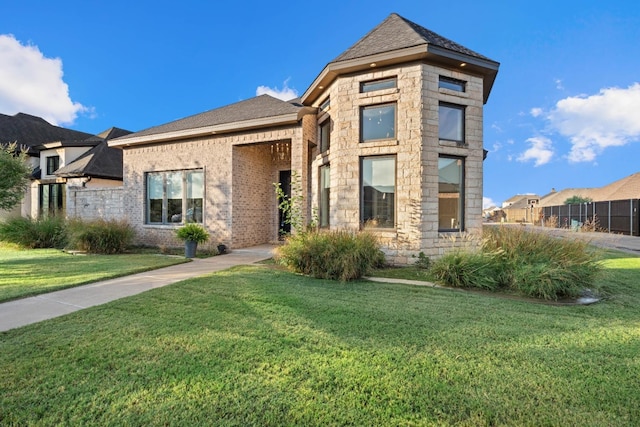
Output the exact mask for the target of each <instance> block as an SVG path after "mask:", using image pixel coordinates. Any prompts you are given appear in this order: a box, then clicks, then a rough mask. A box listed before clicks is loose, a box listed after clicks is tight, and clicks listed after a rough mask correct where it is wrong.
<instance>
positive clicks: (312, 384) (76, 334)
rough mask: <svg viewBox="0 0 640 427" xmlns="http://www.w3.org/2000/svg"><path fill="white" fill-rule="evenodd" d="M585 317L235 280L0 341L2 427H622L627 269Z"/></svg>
mask: <svg viewBox="0 0 640 427" xmlns="http://www.w3.org/2000/svg"><path fill="white" fill-rule="evenodd" d="M604 264H605V269H606V271H607V273H608V274H607V275H606V276H607V277H606V279H603V280H605V281H606V283H602V288H603V289H604V290H605V291H607V292H608V295H609V298H608V299H607V300H605V301H604V302H601V303H598V304H595V305H590V306H551V305H546V304H531V303H527V302H522V301H514V300H509V299H504V298H497V297H494V296H486V295H479V294H476V293H467V292H459V291H451V290H446V289H432V288H426V287H417V286H404V285H392V284H380V283H372V282H367V281H356V282H347V283H340V282H332V281H324V280H319V279H311V278H307V277H304V276H300V275H294V274H290V273H287V272H283V271H279V270H277V269H271V268H269V267H265V266H251V267H240V268H235V269H232V270H227V271H222V272H218V273H215V274H212V275H210V276H206V277H202V278H197V279H191V280H187V281H184V282H181V283H177V284H174V285H170V286H167V287H164V288H161V289H156V290H153V291H149V292H146V293H143V294H140V295H136V296H133V297H130V298H126V299H123V300H119V301H114V302H111V303H109V304H106V305H103V306H99V307H94V308H91V309H87V310H82V311H80V312H76V313H73V314H70V315H68V316H64V317H60V318H57V319H53V320H50V321H46V322H42V323H39V324H36V325H31V326H27V327H24V328H20V329H16V330H12V331H8V332H5V333H2V334H0V366H2V367H3V369H1V370H0V424H2V425H217V426H221V425H240V426H249V425H259V426H270V425H272V426H281V425H304V426H313V425H322V426H325V425H367V426H369V425H376V426H378V425H380V426H382V425H385V426H387V425H442V426H447V425H466V426H476V425H478V426H485V425H558V426H566V425H572V426H614V425H615V426H636V425H639V424H640V387H639V386H640V382H639V380H638V379H639V378H640V285H638V284H639V283H640V258H636V257H628V256H626V255H623V254H620V253H609V254H607V259H606V260H605V261H604Z"/></svg>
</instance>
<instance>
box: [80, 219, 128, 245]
mask: <svg viewBox="0 0 640 427" xmlns="http://www.w3.org/2000/svg"><path fill="white" fill-rule="evenodd" d="M134 236H135V232H134V230H133V228H132V227H131V226H130V225H129V224H128V223H127V222H126V221H116V220H110V221H106V220H102V219H98V220H93V221H82V220H72V221H71V222H70V223H69V246H70V247H72V248H75V249H79V250H82V251H86V252H89V253H94V254H116V253H122V252H124V251H125V250H126V249H127V247H129V245H131V242H132V241H133V238H134Z"/></svg>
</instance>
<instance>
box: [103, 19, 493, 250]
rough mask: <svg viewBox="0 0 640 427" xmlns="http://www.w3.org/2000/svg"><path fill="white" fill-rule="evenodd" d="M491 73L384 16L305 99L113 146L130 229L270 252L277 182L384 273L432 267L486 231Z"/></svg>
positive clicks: (237, 111) (148, 239) (238, 111)
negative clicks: (366, 248)
mask: <svg viewBox="0 0 640 427" xmlns="http://www.w3.org/2000/svg"><path fill="white" fill-rule="evenodd" d="M498 67H499V64H498V63H497V62H495V61H493V60H491V59H489V58H487V57H485V56H483V55H480V54H478V53H476V52H473V51H471V50H469V49H467V48H465V47H463V46H461V45H459V44H457V43H455V42H453V41H451V40H448V39H446V38H444V37H441V36H439V35H437V34H435V33H433V32H431V31H429V30H427V29H426V28H423V27H421V26H420V25H418V24H415V23H413V22H411V21H408V20H406V19H404V18H402V17H401V16H399V15H397V14H391V15H390V16H389V17H388V18H387V19H385V20H384V21H383V22H382V23H381V24H379V25H378V26H377V27H376V28H374V29H373V30H372V31H371V32H369V33H368V34H367V35H365V36H364V37H363V38H362V39H360V40H359V41H358V42H357V43H356V44H354V45H353V46H351V47H350V48H349V49H347V50H346V51H345V52H343V53H342V54H341V55H339V56H338V57H337V58H336V59H335V60H333V61H331V62H330V63H329V64H327V65H326V66H325V68H324V69H323V70H322V71H321V72H320V74H319V75H318V77H317V78H316V79H315V80H314V81H313V83H312V84H311V86H310V87H309V88H308V89H307V90H306V92H305V93H304V94H303V95H302V97H301V98H300V99H296V100H291V101H288V102H285V101H280V100H278V99H275V98H272V97H270V96H268V95H262V96H258V97H256V98H252V99H248V100H245V101H241V102H238V103H235V104H232V105H228V106H225V107H221V108H217V109H214V110H211V111H208V112H204V113H201V114H197V115H194V116H191V117H187V118H184V119H181V120H177V121H174V122H171V123H167V124H164V125H160V126H157V127H153V128H150V129H146V130H143V131H141V132H137V133H133V134H130V135H127V136H124V137H121V138H116V139H114V140H111V141H110V142H109V145H110V146H111V147H118V148H121V149H122V150H123V162H124V176H123V179H124V206H125V212H126V217H127V218H128V220H129V222H130V223H131V224H132V225H133V226H134V227H135V228H136V231H137V233H138V236H139V239H140V243H146V244H155V245H158V244H164V245H172V244H173V245H175V244H177V240H175V233H174V231H175V229H176V227H177V226H179V224H181V223H183V222H185V221H195V222H199V223H202V224H203V225H204V226H205V227H206V228H207V229H208V230H209V232H210V233H211V235H212V238H213V239H214V240H215V241H217V242H219V243H224V244H226V245H228V246H230V247H231V248H241V247H246V246H251V245H256V244H261V243H266V242H271V241H275V240H276V239H277V238H278V235H279V232H280V230H281V229H282V228H283V226H282V219H281V213H279V211H278V206H277V200H276V197H275V192H274V183H281V184H282V185H283V188H285V190H290V191H292V192H293V193H294V194H298V195H300V196H302V197H303V199H304V201H305V202H304V206H303V215H304V216H305V219H307V220H310V219H311V218H312V216H314V213H315V214H317V217H318V220H319V225H320V226H321V227H322V228H325V229H332V230H341V229H349V230H359V229H362V228H367V229H369V230H371V231H372V232H374V233H375V234H376V235H377V236H378V237H379V238H380V241H381V243H382V245H383V249H384V251H385V253H386V254H387V257H388V259H389V260H390V261H391V262H396V263H407V262H410V260H411V259H412V256H414V255H417V254H418V253H419V252H421V251H422V252H424V253H425V254H426V255H428V256H438V255H441V254H442V253H444V251H445V250H447V249H448V248H450V247H451V246H452V245H453V244H454V243H453V239H448V238H447V237H446V236H447V234H449V233H458V232H461V231H468V232H480V230H481V226H482V167H483V165H482V162H483V156H484V151H483V140H482V120H483V104H484V103H486V101H487V99H488V97H489V93H490V91H491V88H492V86H493V83H494V80H495V77H496V74H497V71H498ZM292 176H293V177H294V183H293V184H290V180H291V177H292ZM296 181H297V182H296Z"/></svg>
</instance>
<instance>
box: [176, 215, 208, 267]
mask: <svg viewBox="0 0 640 427" xmlns="http://www.w3.org/2000/svg"><path fill="white" fill-rule="evenodd" d="M176 236H177V237H178V239H180V240H182V241H184V256H185V258H194V257H195V256H196V249H197V248H198V243H204V242H206V241H207V240H209V233H207V230H205V229H204V227H203V226H201V225H200V224H196V223H195V222H190V223H188V224H185V225H183V226H182V227H180V228H178V229H177V230H176Z"/></svg>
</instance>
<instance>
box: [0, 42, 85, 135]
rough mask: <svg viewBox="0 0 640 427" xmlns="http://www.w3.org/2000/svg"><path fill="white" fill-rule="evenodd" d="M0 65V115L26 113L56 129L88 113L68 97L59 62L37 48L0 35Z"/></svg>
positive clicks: (67, 87) (67, 89)
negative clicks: (0, 113) (40, 118)
mask: <svg viewBox="0 0 640 427" xmlns="http://www.w3.org/2000/svg"><path fill="white" fill-rule="evenodd" d="M0 64H2V66H0V112H2V113H4V114H10V115H13V114H16V113H19V112H23V113H28V114H32V115H35V116H39V117H42V118H43V119H45V120H47V121H48V122H49V123H51V124H54V125H58V124H64V123H67V124H68V123H72V122H73V121H74V120H75V119H76V117H77V116H78V113H81V112H85V111H88V110H89V109H87V108H86V107H84V106H83V105H82V104H80V103H78V102H73V101H72V100H71V98H70V97H69V86H67V84H66V83H65V82H64V80H63V79H62V76H63V72H62V60H60V58H46V57H45V56H44V55H43V54H42V52H40V50H39V49H38V47H37V46H32V45H23V44H21V43H20V42H19V41H18V40H16V38H15V37H14V36H13V35H10V34H9V35H7V34H0Z"/></svg>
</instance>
